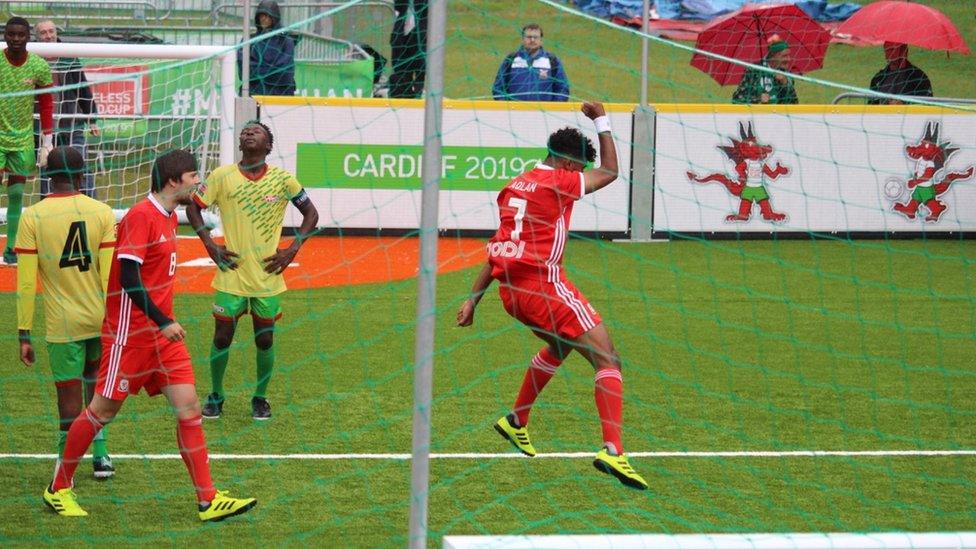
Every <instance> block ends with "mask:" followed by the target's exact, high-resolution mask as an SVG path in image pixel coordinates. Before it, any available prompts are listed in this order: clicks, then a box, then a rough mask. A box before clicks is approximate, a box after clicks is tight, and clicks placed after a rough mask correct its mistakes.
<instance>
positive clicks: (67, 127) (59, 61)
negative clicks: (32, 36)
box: [34, 20, 101, 198]
mask: <svg viewBox="0 0 976 549" xmlns="http://www.w3.org/2000/svg"><path fill="white" fill-rule="evenodd" d="M34 31H35V32H36V33H37V40H38V42H60V41H61V39H60V38H58V27H57V25H55V24H54V21H51V20H46V21H41V22H40V23H38V24H37V25H35V27H34ZM47 62H48V64H49V65H51V76H53V77H54V86H55V87H58V86H75V85H78V84H88V78H86V77H85V71H84V69H83V68H82V66H81V61H79V60H78V58H77V57H56V58H52V59H47ZM97 117H98V105H96V104H95V99H94V97H93V96H92V91H91V88H90V87H89V86H87V85H83V86H81V87H77V88H74V89H70V90H64V91H61V92H57V93H56V94H55V97H54V119H55V120H56V121H57V124H56V125H55V129H54V144H55V146H58V147H72V148H74V149H77V150H78V152H80V153H81V157H82V158H88V142H87V140H86V136H85V130H86V129H87V130H88V131H90V132H91V134H92V135H93V136H95V137H98V136H99V135H100V133H101V132H100V131H99V129H98V123H97ZM85 164H86V166H87V165H88V164H89V163H88V162H85ZM50 182H51V180H50V178H48V177H45V176H44V174H43V173H42V174H41V195H42V196H43V195H46V194H48V193H49V192H50ZM81 192H83V193H85V194H86V195H88V196H90V197H92V198H94V197H95V176H94V174H92V173H91V172H90V171H87V169H86V172H85V177H84V178H83V179H82V182H81Z"/></svg>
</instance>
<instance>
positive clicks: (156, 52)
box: [0, 42, 237, 164]
mask: <svg viewBox="0 0 976 549" xmlns="http://www.w3.org/2000/svg"><path fill="white" fill-rule="evenodd" d="M6 47H7V44H6V43H5V42H0V48H6ZM27 51H29V52H31V53H36V54H37V55H40V56H41V57H90V58H99V57H101V58H112V59H173V60H204V59H208V58H217V59H218V61H219V63H220V79H219V88H220V90H219V91H220V94H219V96H220V102H219V104H218V105H217V108H218V109H219V111H220V163H221V164H230V163H232V162H234V97H236V96H237V86H236V78H237V57H236V52H237V50H236V49H235V48H228V47H224V46H178V45H160V44H87V43H71V42H57V43H50V42H30V43H28V44H27ZM136 75H137V74H136V73H130V74H120V75H119V76H118V77H110V78H105V79H104V81H112V80H127V79H131V78H133V77H134V76H136Z"/></svg>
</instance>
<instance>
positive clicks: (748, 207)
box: [686, 122, 790, 223]
mask: <svg viewBox="0 0 976 549" xmlns="http://www.w3.org/2000/svg"><path fill="white" fill-rule="evenodd" d="M729 141H731V142H732V144H731V145H719V146H718V148H719V149H720V150H721V151H722V152H724V153H725V155H726V156H727V157H728V158H729V160H731V161H732V163H733V164H734V169H735V177H734V178H730V177H728V176H727V175H726V174H724V173H713V174H711V175H707V176H705V177H698V175H697V174H695V172H687V174H686V175H687V176H688V179H689V180H691V181H694V182H696V183H702V184H706V183H712V182H715V183H720V184H721V185H722V186H724V187H725V188H726V189H727V190H728V191H729V192H730V193H732V196H737V197H739V211H738V212H736V213H733V214H729V215H727V216H726V217H725V221H726V222H727V223H745V222H747V221H749V220H750V219H751V218H752V210H753V207H752V205H753V204H758V205H759V212H760V213H761V214H762V218H763V220H764V221H767V222H769V223H782V222H784V221H786V214H784V213H780V212H777V211H774V210H773V206H772V204H770V202H769V193H768V192H767V191H766V182H767V180H770V181H771V180H776V179H777V178H779V177H780V176H784V175H788V174H789V173H790V170H789V168H787V167H786V166H783V165H782V164H780V163H779V162H777V163H776V167H775V168H771V167H770V166H769V164H767V163H766V159H767V158H769V155H771V154H772V153H773V148H772V147H771V146H769V145H765V144H763V143H760V142H759V139H758V138H757V137H756V133H755V131H754V130H753V128H752V122H749V123H748V124H747V125H743V124H742V122H739V139H736V138H734V137H729Z"/></svg>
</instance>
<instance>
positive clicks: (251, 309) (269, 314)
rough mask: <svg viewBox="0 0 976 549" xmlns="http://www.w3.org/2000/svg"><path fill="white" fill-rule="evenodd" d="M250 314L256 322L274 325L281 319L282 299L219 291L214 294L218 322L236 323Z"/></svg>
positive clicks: (214, 308)
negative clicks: (244, 295)
mask: <svg viewBox="0 0 976 549" xmlns="http://www.w3.org/2000/svg"><path fill="white" fill-rule="evenodd" d="M246 314H250V315H251V316H252V317H253V318H254V320H255V321H257V322H262V323H266V324H274V323H275V321H276V320H278V319H279V318H281V299H279V298H278V296H276V295H273V296H269V297H242V296H238V295H233V294H229V293H227V292H221V291H219V290H218V291H217V293H216V294H214V306H213V315H214V318H216V319H217V320H229V321H232V322H233V321H235V320H237V319H238V318H240V317H241V316H242V315H246Z"/></svg>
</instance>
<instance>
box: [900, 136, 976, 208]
mask: <svg viewBox="0 0 976 549" xmlns="http://www.w3.org/2000/svg"><path fill="white" fill-rule="evenodd" d="M939 130H940V127H939V123H938V122H929V123H927V124H925V134H924V135H923V136H922V139H921V140H920V141H919V142H918V143H915V144H912V145H906V146H905V154H906V155H907V156H908V158H910V159H911V160H914V161H915V172H914V174H913V175H912V177H911V179H909V180H908V181H907V182H905V183H904V184H903V182H902V181H901V180H900V179H897V178H895V179H889V180H888V181H887V182H886V183H885V187H884V192H885V196H887V197H888V199H890V200H893V201H895V205H894V206H893V207H892V210H894V211H896V212H898V213H900V214H902V215H903V216H905V217H907V218H908V219H915V217H916V216H917V215H918V213H919V208H921V207H923V206H924V207H925V209H926V210H927V211H928V215H926V216H925V221H926V222H929V223H935V222H937V221H939V219H940V218H941V217H942V214H944V213H945V212H946V210H947V209H948V208H949V206H948V204H946V203H945V202H943V201H941V200H939V197H940V196H941V195H943V194H945V192H946V191H948V190H949V187H950V186H951V185H952V184H953V183H954V182H956V181H962V180H966V179H969V178H970V177H972V176H973V172H974V168H973V166H969V168H968V169H966V170H965V171H961V172H950V171H948V170H947V169H946V164H948V163H949V158H950V157H951V156H952V155H953V154H954V153H955V152H956V151H958V150H959V147H953V146H952V143H950V142H949V141H948V140H947V141H942V142H940V141H939V139H940V137H939ZM906 187H907V190H908V191H911V196H909V198H908V200H907V201H905V202H899V201H898V200H900V199H901V198H903V195H904V194H905V190H906V189H905V188H906Z"/></svg>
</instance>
